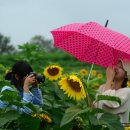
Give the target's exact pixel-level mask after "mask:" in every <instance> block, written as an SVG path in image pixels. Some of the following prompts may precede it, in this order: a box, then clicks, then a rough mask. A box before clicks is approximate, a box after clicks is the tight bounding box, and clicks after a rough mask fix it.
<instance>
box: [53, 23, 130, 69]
mask: <svg viewBox="0 0 130 130" xmlns="http://www.w3.org/2000/svg"><path fill="white" fill-rule="evenodd" d="M51 33H52V35H53V38H54V46H55V47H58V48H60V49H62V50H64V51H67V52H68V53H70V54H71V55H73V56H75V57H76V58H77V59H78V60H80V61H82V62H88V63H94V64H97V65H100V66H103V67H108V66H109V65H115V64H116V63H117V61H118V59H130V39H129V38H128V37H127V36H125V35H123V34H120V33H118V32H115V31H113V30H110V29H108V28H105V27H104V26H101V25H100V24H98V23H96V22H89V23H85V24H81V23H74V24H69V25H66V26H63V27H60V28H58V29H55V30H53V31H51Z"/></svg>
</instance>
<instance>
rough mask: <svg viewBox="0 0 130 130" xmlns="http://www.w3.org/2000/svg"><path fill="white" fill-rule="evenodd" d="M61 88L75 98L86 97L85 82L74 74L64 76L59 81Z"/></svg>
mask: <svg viewBox="0 0 130 130" xmlns="http://www.w3.org/2000/svg"><path fill="white" fill-rule="evenodd" d="M59 85H60V88H61V89H62V90H63V91H64V92H65V94H68V97H70V98H73V99H74V100H81V99H82V98H85V97H86V93H85V90H84V86H83V83H82V82H81V80H80V79H79V78H78V77H77V76H76V75H74V74H71V75H68V76H65V77H63V78H62V79H61V80H60V81H59Z"/></svg>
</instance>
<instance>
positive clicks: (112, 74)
mask: <svg viewBox="0 0 130 130" xmlns="http://www.w3.org/2000/svg"><path fill="white" fill-rule="evenodd" d="M114 77H115V69H114V67H113V66H110V67H108V68H107V70H106V79H107V81H108V82H112V81H113V80H114Z"/></svg>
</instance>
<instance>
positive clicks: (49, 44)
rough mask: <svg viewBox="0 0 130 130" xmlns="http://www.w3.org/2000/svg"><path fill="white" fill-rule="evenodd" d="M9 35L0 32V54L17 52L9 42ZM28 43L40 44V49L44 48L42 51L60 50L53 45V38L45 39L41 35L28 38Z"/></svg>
mask: <svg viewBox="0 0 130 130" xmlns="http://www.w3.org/2000/svg"><path fill="white" fill-rule="evenodd" d="M10 41H11V40H10V37H7V36H4V35H3V34H1V33H0V54H13V53H16V52H18V50H17V49H16V47H15V46H14V45H13V44H11V43H10ZM27 43H28V44H37V45H39V46H40V48H41V49H44V51H47V52H54V51H60V50H59V49H57V48H54V47H53V40H50V39H46V38H45V37H44V36H42V35H35V36H34V37H32V38H31V39H30V41H29V42H28V41H27Z"/></svg>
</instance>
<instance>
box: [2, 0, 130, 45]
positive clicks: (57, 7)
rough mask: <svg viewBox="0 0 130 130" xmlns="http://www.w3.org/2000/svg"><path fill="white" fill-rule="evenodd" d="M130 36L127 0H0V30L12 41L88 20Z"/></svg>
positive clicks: (129, 0) (18, 40)
mask: <svg viewBox="0 0 130 130" xmlns="http://www.w3.org/2000/svg"><path fill="white" fill-rule="evenodd" d="M107 19H109V23H108V28H110V29H112V30H115V31H117V32H120V33H123V34H125V35H127V36H128V37H130V0H0V32H1V33H2V34H4V35H5V36H9V37H10V38H11V43H12V44H14V45H17V44H22V43H25V42H27V41H29V40H30V38H31V37H33V36H34V35H43V36H45V37H46V38H50V39H52V35H51V33H50V31H51V30H53V29H55V28H58V27H60V26H63V25H66V24H70V23H75V22H81V23H86V22H90V21H95V22H98V23H99V24H101V25H105V22H106V20H107Z"/></svg>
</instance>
